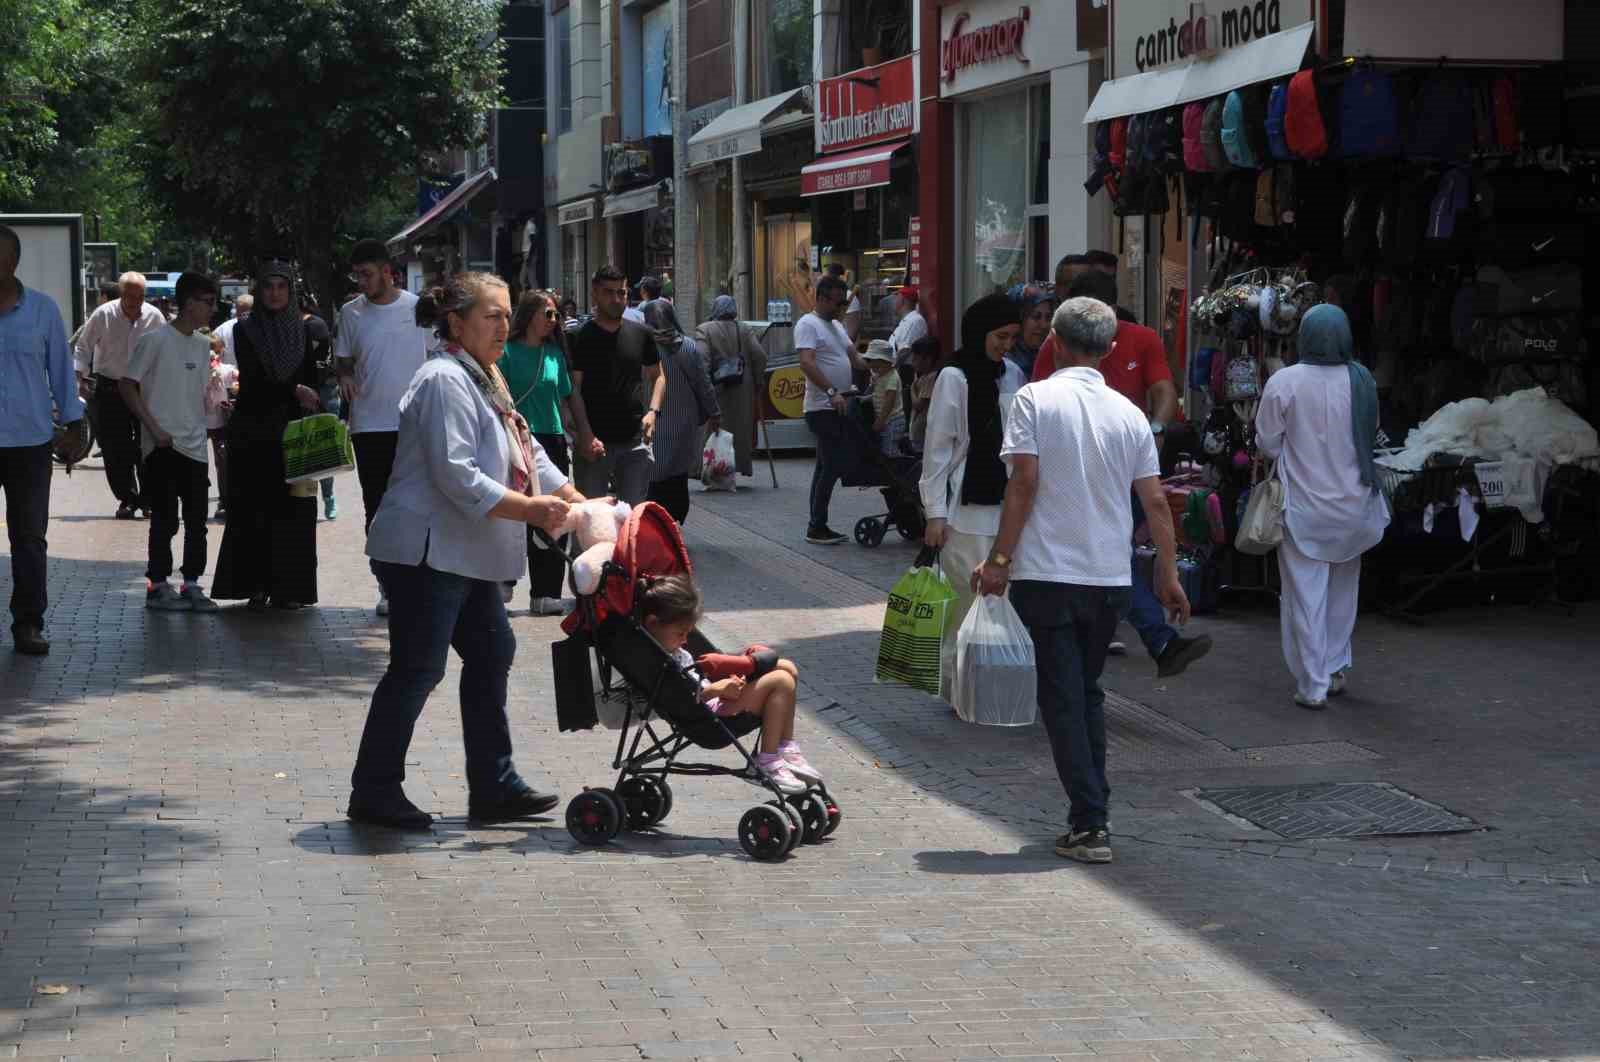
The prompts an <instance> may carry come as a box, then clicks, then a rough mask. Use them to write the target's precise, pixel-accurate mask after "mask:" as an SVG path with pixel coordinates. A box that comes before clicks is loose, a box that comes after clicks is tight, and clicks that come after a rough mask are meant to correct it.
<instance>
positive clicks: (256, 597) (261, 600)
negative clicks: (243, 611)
mask: <svg viewBox="0 0 1600 1062" xmlns="http://www.w3.org/2000/svg"><path fill="white" fill-rule="evenodd" d="M245 607H246V608H248V609H249V610H250V611H251V612H265V611H266V610H267V595H266V594H251V595H250V600H249V601H247V602H246V603H245Z"/></svg>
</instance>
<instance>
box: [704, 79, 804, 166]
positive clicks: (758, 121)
mask: <svg viewBox="0 0 1600 1062" xmlns="http://www.w3.org/2000/svg"><path fill="white" fill-rule="evenodd" d="M804 93H805V89H791V90H790V91H788V92H780V93H778V94H777V95H776V96H768V97H767V98H766V99H764V100H756V101H755V102H754V103H746V104H743V105H741V106H738V107H731V108H729V109H728V110H725V111H723V112H722V113H721V114H719V115H717V116H716V117H715V118H713V119H711V121H710V122H709V123H707V125H706V127H705V128H704V129H702V130H700V131H699V132H698V133H696V134H695V135H694V136H691V137H690V138H689V165H690V166H691V167H693V166H705V165H708V164H710V163H713V162H716V161H717V160H718V159H731V158H735V157H737V156H739V155H753V154H755V153H756V152H757V151H760V150H761V125H762V123H763V122H765V121H766V120H767V119H768V118H770V117H772V116H773V115H774V114H776V113H777V112H778V111H780V110H782V109H783V108H785V107H787V106H788V105H789V104H791V103H793V102H794V101H795V100H796V99H799V98H800V97H801V96H803V95H804Z"/></svg>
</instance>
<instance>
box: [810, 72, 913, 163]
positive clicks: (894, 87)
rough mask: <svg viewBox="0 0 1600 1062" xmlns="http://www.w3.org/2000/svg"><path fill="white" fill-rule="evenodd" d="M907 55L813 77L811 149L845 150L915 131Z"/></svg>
mask: <svg viewBox="0 0 1600 1062" xmlns="http://www.w3.org/2000/svg"><path fill="white" fill-rule="evenodd" d="M913 62H914V60H913V57H912V56H909V55H907V56H902V57H901V58H899V59H891V60H889V61H888V62H887V63H879V64H878V65H877V66H867V67H862V68H861V69H860V70H854V71H851V72H850V73H848V74H844V75H842V76H840V77H830V78H828V79H827V80H826V81H819V82H817V111H816V114H817V118H816V136H817V153H818V154H819V155H821V154H826V153H828V152H830V151H848V150H850V149H852V148H859V147H866V146H867V145H868V144H879V143H883V142H884V141H887V140H904V139H905V138H906V137H908V136H910V135H911V134H912V133H915V132H916V131H917V111H918V107H917V89H916V69H915V67H914V65H913Z"/></svg>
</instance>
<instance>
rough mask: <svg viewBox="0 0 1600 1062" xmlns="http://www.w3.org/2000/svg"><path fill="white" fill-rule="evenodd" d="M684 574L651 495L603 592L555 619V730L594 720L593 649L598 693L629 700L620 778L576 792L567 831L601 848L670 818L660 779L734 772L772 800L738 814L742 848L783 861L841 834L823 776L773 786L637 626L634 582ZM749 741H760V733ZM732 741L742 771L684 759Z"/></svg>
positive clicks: (667, 793)
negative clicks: (563, 636) (562, 634)
mask: <svg viewBox="0 0 1600 1062" xmlns="http://www.w3.org/2000/svg"><path fill="white" fill-rule="evenodd" d="M680 572H682V573H686V574H692V572H693V568H692V566H691V564H690V562H689V554H688V551H687V550H686V549H685V548H684V545H683V536H682V534H681V533H680V532H679V530H678V525H677V523H676V522H675V521H674V520H673V519H672V517H671V516H669V515H668V514H667V511H666V510H665V509H663V508H662V507H661V506H659V505H657V504H655V503H654V502H645V503H643V504H641V505H636V506H634V508H633V512H632V514H631V515H630V516H629V517H628V519H627V522H626V523H624V524H623V525H622V530H621V531H620V532H619V534H618V537H617V548H616V552H615V553H614V554H613V555H612V559H611V560H610V561H609V562H607V564H606V566H605V568H604V569H603V571H602V573H601V576H600V585H599V587H598V588H596V590H595V592H594V593H593V594H591V595H589V596H583V595H578V608H577V611H575V612H574V613H573V614H572V615H571V616H569V617H568V618H567V620H566V622H565V623H564V624H563V625H562V626H563V629H564V630H566V632H567V634H568V635H569V637H568V639H567V641H566V642H557V643H556V644H555V646H554V647H553V648H554V655H555V663H556V702H557V705H556V707H557V713H558V715H559V716H560V717H561V729H563V730H568V729H576V728H579V727H588V726H592V725H593V724H594V722H595V721H596V714H595V709H594V704H595V693H596V691H595V690H594V688H593V683H594V679H593V677H592V672H591V670H590V661H589V650H590V649H591V648H592V649H593V650H594V652H595V655H596V656H597V657H598V662H599V684H600V689H599V691H598V695H599V696H600V697H601V698H603V699H605V700H607V701H609V700H611V699H612V698H616V697H620V698H622V700H623V704H624V706H625V714H624V717H623V723H622V729H621V733H620V734H619V735H618V738H617V752H616V756H615V757H614V759H613V761H612V764H611V766H612V767H613V768H616V769H617V771H618V772H619V773H618V775H617V782H616V785H615V786H614V787H613V788H610V789H605V788H598V789H585V790H584V791H583V792H582V793H579V794H578V795H577V796H575V797H573V798H572V801H571V802H570V803H569V804H568V805H567V829H568V831H570V832H571V834H572V836H573V837H574V838H575V839H576V840H577V841H578V842H579V843H581V844H588V845H600V844H605V843H606V842H607V841H609V840H611V839H612V838H614V837H616V836H617V835H618V834H619V833H620V832H621V831H622V830H623V829H624V828H628V829H644V828H647V827H650V826H654V825H656V824H657V823H659V822H661V820H663V819H665V818H666V817H667V815H668V813H669V812H671V810H672V787H671V786H670V785H668V784H667V775H669V774H679V775H729V776H731V777H734V778H738V779H741V780H743V781H746V782H749V783H751V784H752V785H756V786H759V787H760V788H762V789H765V790H767V791H768V792H769V793H771V795H772V797H773V799H772V800H769V801H767V802H766V803H764V804H757V805H756V806H754V807H752V808H751V809H750V810H748V811H746V812H745V813H744V815H743V817H741V818H740V820H739V843H740V845H741V846H743V848H744V850H745V851H746V852H747V853H749V854H750V856H751V857H752V858H754V859H760V860H779V859H782V858H784V857H785V856H786V855H788V854H789V852H791V851H793V850H794V848H795V847H796V846H797V845H798V844H800V843H801V842H802V841H804V842H805V843H807V844H814V843H816V842H818V841H820V840H822V838H824V837H826V836H827V835H828V834H830V833H832V832H833V831H834V830H835V829H837V828H838V826H839V821H840V813H839V806H838V804H837V803H835V801H834V800H833V798H832V797H831V796H829V794H828V791H827V789H826V788H824V787H823V786H822V785H821V784H820V783H818V784H814V785H812V786H811V787H810V788H808V789H807V790H806V791H805V792H804V793H795V794H792V795H786V794H784V793H783V792H782V791H781V790H780V789H778V787H777V786H776V785H775V784H774V783H773V782H772V781H771V780H770V779H768V778H767V777H766V776H765V775H764V774H762V773H761V771H760V770H759V769H758V768H757V766H756V761H755V757H754V754H753V751H752V750H753V749H755V748H757V747H759V745H752V746H751V747H750V748H746V747H745V745H744V744H743V743H742V742H741V741H740V739H739V736H738V735H736V734H735V733H734V732H733V731H732V730H730V729H729V728H728V726H727V724H726V723H725V722H724V720H723V718H722V717H721V716H718V715H717V714H716V713H715V712H713V711H712V710H711V709H710V708H708V707H706V706H705V705H704V704H702V703H701V702H700V696H699V695H700V689H699V685H698V683H697V682H696V681H695V679H694V678H693V677H692V676H691V675H689V674H688V673H687V672H685V671H684V670H683V669H682V668H680V667H679V666H678V664H677V662H676V661H675V660H674V659H673V657H672V656H671V654H669V653H668V652H667V651H666V650H665V649H663V648H662V647H661V645H660V644H659V643H658V642H657V641H656V640H655V639H654V638H652V637H651V636H650V634H649V633H648V632H647V631H646V630H645V629H644V626H643V624H642V623H641V622H640V620H639V616H638V613H637V610H636V608H635V601H634V597H635V590H636V588H637V586H638V582H639V579H640V577H642V576H646V575H650V576H657V577H660V576H667V575H675V574H678V573H680ZM688 649H689V652H690V653H691V654H692V655H693V656H695V657H696V658H699V657H701V656H703V655H704V654H706V653H714V652H716V649H715V648H714V647H713V646H712V645H711V643H710V642H708V641H707V640H706V639H705V637H704V636H702V635H701V634H700V632H699V631H695V632H693V634H692V635H691V636H690V641H689V646H688ZM585 702H586V703H585ZM630 734H631V739H630ZM756 737H757V740H758V741H759V732H758V733H757V735H756ZM730 745H731V746H733V747H734V748H736V749H738V750H739V754H740V757H741V759H742V760H743V763H742V764H740V765H739V766H737V767H728V766H723V765H721V764H713V763H686V762H682V761H680V760H679V756H680V755H682V754H683V753H685V752H686V751H687V750H689V749H691V748H707V749H719V748H726V747H728V746H730Z"/></svg>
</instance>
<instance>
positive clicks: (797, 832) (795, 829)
mask: <svg viewBox="0 0 1600 1062" xmlns="http://www.w3.org/2000/svg"><path fill="white" fill-rule="evenodd" d="M767 803H768V804H771V805H772V806H773V807H775V808H777V809H778V810H779V811H781V812H783V817H784V818H786V819H788V820H789V851H791V852H792V851H794V850H795V849H796V848H799V847H800V842H801V841H803V840H805V836H806V827H805V823H804V822H803V821H801V818H800V813H799V812H798V811H796V810H795V809H794V808H792V807H790V806H789V805H788V804H786V803H784V802H783V801H782V800H769V801H767Z"/></svg>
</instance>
